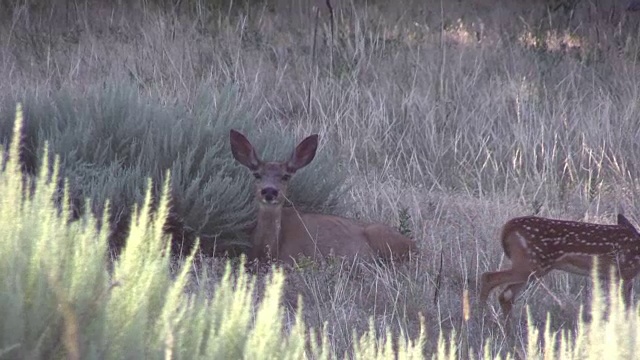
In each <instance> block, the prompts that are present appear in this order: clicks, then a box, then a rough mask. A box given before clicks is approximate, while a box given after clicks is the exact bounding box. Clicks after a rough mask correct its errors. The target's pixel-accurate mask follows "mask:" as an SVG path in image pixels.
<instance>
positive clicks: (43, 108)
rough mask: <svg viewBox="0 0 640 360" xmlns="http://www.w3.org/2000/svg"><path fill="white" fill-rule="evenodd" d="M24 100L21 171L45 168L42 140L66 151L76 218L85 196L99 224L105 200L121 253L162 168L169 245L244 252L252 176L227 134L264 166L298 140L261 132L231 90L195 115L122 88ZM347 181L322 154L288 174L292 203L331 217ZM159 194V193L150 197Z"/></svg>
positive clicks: (6, 123)
mask: <svg viewBox="0 0 640 360" xmlns="http://www.w3.org/2000/svg"><path fill="white" fill-rule="evenodd" d="M25 100H26V101H25V104H26V106H25V115H26V119H27V121H26V123H25V128H24V132H23V133H24V134H23V150H22V152H21V162H22V165H23V169H24V170H25V171H26V172H27V173H29V174H32V175H33V174H35V172H36V164H38V163H39V162H41V159H40V158H39V156H38V154H39V153H41V152H39V151H38V144H40V143H41V142H42V141H44V140H46V141H48V142H49V143H50V146H51V149H52V150H53V152H55V153H59V154H62V155H61V161H60V166H61V168H60V171H61V174H62V175H63V176H64V177H67V178H68V179H69V181H70V184H71V194H70V196H71V197H72V198H73V199H74V203H75V205H76V208H75V210H74V214H75V216H76V217H77V215H78V213H79V212H81V210H82V208H83V206H84V198H86V197H89V198H91V199H93V200H94V202H93V203H92V211H93V213H94V214H95V215H96V216H97V217H98V218H101V217H102V214H103V213H104V207H103V204H104V203H105V201H107V200H109V201H110V204H111V213H110V217H109V220H110V224H111V226H112V230H113V232H112V234H111V242H112V243H113V244H114V245H116V246H117V247H120V246H121V245H122V242H123V240H124V238H125V237H126V229H127V227H128V222H127V219H129V218H130V215H131V210H130V209H131V208H132V206H133V205H134V204H135V203H140V202H141V201H142V199H143V198H144V185H145V183H146V179H147V178H148V177H150V178H151V179H152V180H153V183H154V184H162V183H163V182H164V181H165V178H164V172H165V171H166V170H167V169H170V170H171V173H172V178H173V182H172V187H171V216H170V217H169V221H168V223H167V226H168V230H170V231H171V233H172V234H173V236H174V239H173V242H174V245H182V244H185V245H187V248H190V247H191V245H192V243H193V240H194V239H195V237H196V236H200V237H202V238H203V250H204V251H205V252H206V253H211V252H212V251H213V245H214V242H216V241H217V244H218V246H222V247H223V248H228V247H229V246H230V245H233V244H240V245H246V243H247V242H246V235H244V233H243V232H244V231H245V230H246V229H247V228H249V227H251V225H252V222H253V220H254V218H255V206H254V205H253V199H252V190H251V186H252V183H251V181H252V177H251V176H250V175H249V173H248V172H247V171H246V169H244V168H243V167H241V166H239V165H238V164H237V163H236V162H235V160H234V159H233V157H232V156H231V151H230V149H229V145H228V144H229V140H228V136H229V135H228V134H229V129H231V128H236V129H240V130H242V131H244V132H245V133H247V134H248V135H249V136H250V137H251V139H252V141H253V142H254V143H255V144H256V147H257V148H258V149H264V155H263V156H264V157H265V158H266V159H272V158H283V157H286V156H288V155H289V154H290V152H291V151H292V150H293V147H294V146H295V142H296V141H299V139H294V138H293V137H292V136H291V135H285V131H284V130H280V129H276V127H275V126H269V125H264V126H261V130H260V131H258V129H256V127H255V126H252V123H251V121H250V118H249V115H248V114H247V113H246V112H244V111H243V109H242V107H241V106H239V103H238V101H237V95H236V94H235V92H234V89H233V88H227V89H225V90H224V91H223V92H221V93H219V94H215V95H213V96H210V95H208V94H206V93H204V92H202V93H201V96H200V98H199V99H198V101H196V103H195V105H194V108H193V109H192V110H187V109H186V108H184V107H181V106H177V105H176V106H162V105H160V104H158V103H154V102H153V101H151V100H145V99H142V98H141V97H140V96H139V95H137V92H136V91H135V89H132V88H129V87H126V86H110V87H106V88H104V89H100V90H95V91H92V92H90V93H88V94H83V95H82V96H74V95H73V94H71V93H70V92H66V91H60V92H59V93H56V94H54V95H52V96H50V97H43V98H37V97H35V96H27V97H26V99H25ZM8 101H12V99H5V104H8V103H7V102H8ZM3 109H4V112H2V113H1V114H0V140H1V141H2V142H3V143H4V144H7V142H8V139H9V137H10V134H11V118H12V115H11V111H12V110H13V106H10V105H5V106H3ZM319 174H322V176H319ZM344 180H345V176H344V173H343V172H342V171H340V169H339V167H337V166H335V163H334V160H333V157H332V151H331V149H328V148H327V149H323V150H322V151H321V152H320V153H319V154H318V157H317V159H316V160H315V161H314V162H313V163H312V164H311V166H309V167H308V169H304V170H303V171H301V172H300V174H298V175H296V177H294V180H293V183H292V186H291V194H290V195H291V196H290V198H291V199H292V201H293V202H294V203H295V204H296V205H297V206H299V207H301V208H303V209H310V210H324V211H328V210H331V209H333V208H335V207H336V205H337V204H338V199H339V197H340V195H341V194H342V190H344V186H343V185H344ZM60 185H61V184H60ZM159 190H160V189H159V187H158V186H155V187H154V188H153V189H152V194H153V195H154V196H156V195H157V194H158V191H159ZM152 206H155V204H152ZM179 248H180V247H178V249H179Z"/></svg>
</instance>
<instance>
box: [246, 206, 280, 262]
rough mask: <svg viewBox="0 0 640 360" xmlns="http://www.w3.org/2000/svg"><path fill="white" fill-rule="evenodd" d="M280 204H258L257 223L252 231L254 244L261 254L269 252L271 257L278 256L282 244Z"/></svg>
mask: <svg viewBox="0 0 640 360" xmlns="http://www.w3.org/2000/svg"><path fill="white" fill-rule="evenodd" d="M281 228H282V206H263V205H259V206H258V223H257V225H256V229H255V232H254V235H253V237H254V239H253V241H254V245H253V246H255V247H257V248H258V249H257V250H258V251H260V252H261V253H262V254H263V255H265V256H266V255H267V251H269V252H270V254H269V256H270V257H271V258H276V259H277V258H278V253H279V252H280V247H281V246H282V244H281V240H282V235H281V233H282V229H281Z"/></svg>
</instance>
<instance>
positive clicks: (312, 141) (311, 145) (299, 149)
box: [287, 134, 318, 173]
mask: <svg viewBox="0 0 640 360" xmlns="http://www.w3.org/2000/svg"><path fill="white" fill-rule="evenodd" d="M317 149H318V134H314V135H311V136H309V137H307V138H306V139H304V140H302V141H301V142H300V144H298V146H296V150H295V151H294V152H293V155H291V159H289V161H288V162H287V170H288V171H289V172H292V173H295V172H296V171H298V170H300V169H301V168H303V167H305V166H307V165H309V163H310V162H311V160H313V158H314V157H315V156H316V150H317Z"/></svg>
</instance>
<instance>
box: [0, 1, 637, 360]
mask: <svg viewBox="0 0 640 360" xmlns="http://www.w3.org/2000/svg"><path fill="white" fill-rule="evenodd" d="M246 2H247V3H248V4H244V3H234V4H233V5H230V4H229V2H226V1H219V2H216V1H205V0H193V1H191V2H184V3H183V4H182V5H180V6H176V7H173V6H172V5H173V3H174V2H170V1H159V0H158V1H124V2H118V4H119V5H115V3H116V2H114V4H113V5H107V2H104V3H100V2H91V1H62V0H60V1H52V2H51V3H52V5H46V4H44V3H40V2H31V1H26V0H24V1H14V2H12V1H4V2H0V7H3V10H2V11H1V12H0V18H1V22H0V24H1V25H0V44H1V45H0V79H2V81H0V96H2V97H3V98H14V97H17V98H19V97H20V96H22V95H23V94H27V93H28V94H30V96H40V95H41V96H45V95H46V94H50V93H52V92H55V91H58V90H60V89H66V90H68V91H70V92H71V93H72V94H73V96H77V97H81V96H82V94H84V93H86V92H87V91H89V90H92V89H99V88H100V87H101V86H103V85H104V84H105V83H113V82H122V83H127V84H134V85H135V87H136V88H137V89H138V90H139V93H140V94H141V95H143V96H146V97H149V98H153V99H157V100H159V101H160V102H161V103H164V104H173V103H181V104H184V105H185V106H187V107H189V106H193V104H194V102H195V101H196V99H195V94H196V93H197V92H198V90H199V89H202V88H203V87H205V88H211V92H212V94H214V93H217V92H218V91H220V89H222V88H224V87H229V86H233V87H234V88H235V89H236V91H237V94H238V95H237V96H238V98H237V99H238V100H237V101H238V106H239V107H241V108H242V109H243V111H245V112H246V114H248V116H249V117H250V119H251V121H252V122H253V124H254V126H255V127H256V128H257V129H260V127H261V126H263V125H264V124H273V123H277V124H279V126H282V127H284V128H286V129H287V131H290V132H291V133H292V134H295V137H296V139H298V140H301V139H302V138H303V137H304V136H306V135H309V134H311V133H319V134H320V149H319V151H320V152H322V151H323V148H329V147H331V148H334V149H337V151H338V152H337V156H336V158H335V167H336V168H341V169H346V171H347V174H348V185H349V189H348V191H347V192H346V193H345V196H343V198H342V199H340V202H341V207H340V209H341V210H340V212H339V215H342V216H346V217H353V218H358V219H363V220H368V221H378V222H383V223H386V224H389V225H392V226H396V227H398V226H399V224H400V223H401V222H402V223H403V226H405V227H406V228H408V229H410V233H411V236H412V237H413V238H414V239H415V240H416V241H417V242H418V245H419V248H420V255H419V256H418V257H417V258H416V259H413V260H412V261H410V262H409V263H404V264H397V266H395V267H393V266H387V265H379V264H358V265H352V264H345V263H340V262H334V261H329V262H328V263H326V264H311V263H308V264H305V265H304V266H301V267H299V268H297V269H295V270H291V271H289V272H288V277H287V280H286V285H285V299H284V305H285V306H286V308H287V310H288V312H287V317H288V319H289V320H290V321H291V322H293V320H294V316H295V309H296V305H297V304H299V301H298V299H299V298H298V295H299V294H300V299H302V304H303V306H304V312H303V314H304V319H305V321H306V323H307V324H308V325H309V326H312V327H314V328H316V329H318V328H322V327H323V326H326V329H327V333H328V335H329V339H330V345H331V346H332V347H333V348H334V349H336V350H337V351H338V352H344V351H347V352H348V351H350V349H352V348H353V344H352V341H353V337H352V335H353V334H354V332H355V333H356V334H359V333H362V332H363V331H365V330H366V329H368V326H369V321H370V319H372V320H371V321H373V323H374V325H375V328H376V329H379V330H380V331H384V329H385V328H387V327H388V328H389V329H391V331H392V332H393V333H394V334H399V333H400V332H402V333H403V334H408V335H409V336H411V337H415V336H417V335H418V332H419V327H420V321H421V318H423V319H424V324H425V326H426V330H427V336H428V338H427V339H428V340H427V348H426V349H425V351H426V353H430V352H435V351H436V350H437V349H436V347H437V340H438V335H439V334H440V333H441V332H442V333H444V334H447V335H451V334H452V332H453V331H455V338H454V339H455V341H456V342H457V343H458V345H459V346H461V347H463V348H471V349H474V350H472V351H473V352H474V353H475V356H476V357H477V356H481V355H482V349H483V346H485V344H486V343H487V341H489V340H490V342H491V343H492V344H493V346H494V347H495V350H494V351H495V352H496V353H498V352H502V351H513V349H514V348H515V349H522V350H524V349H525V348H526V344H527V336H528V331H527V315H526V307H525V304H526V305H528V306H529V309H530V311H531V318H532V319H533V323H534V324H535V325H538V326H540V327H543V325H544V323H545V321H546V316H547V313H548V314H550V319H551V323H550V328H551V330H552V331H558V330H560V329H567V330H569V331H573V330H574V329H575V327H576V326H577V325H576V324H577V323H578V320H579V319H580V309H581V304H582V303H583V302H585V301H587V300H588V299H589V293H590V291H591V290H590V287H591V285H590V280H589V279H588V278H586V277H584V278H583V277H578V276H575V275H568V274H566V273H559V272H558V273H553V274H552V275H550V276H548V277H546V278H544V279H543V280H542V281H540V282H535V283H532V284H531V285H530V286H529V287H528V288H527V289H526V290H525V291H524V293H523V295H522V297H521V299H520V301H518V302H517V305H516V307H515V308H514V311H513V315H514V317H515V319H514V329H511V330H509V329H506V328H505V327H504V326H503V325H502V323H501V314H500V311H499V306H498V303H497V300H496V297H495V294H493V296H491V297H490V298H489V304H488V307H487V308H485V309H484V311H483V310H482V309H479V308H478V307H477V303H476V300H477V293H478V290H479V279H480V276H481V274H482V273H483V272H485V271H494V270H496V269H498V268H502V267H506V266H507V265H508V259H506V258H505V257H504V255H503V253H502V247H501V245H500V242H499V239H498V236H499V232H500V228H501V226H502V224H504V223H505V222H506V221H507V220H508V219H510V218H512V217H516V216H522V215H533V214H536V215H540V216H545V217H551V218H558V219H571V220H581V221H588V222H595V223H603V224H604V223H614V222H615V218H616V214H617V213H618V212H624V213H625V215H626V216H627V217H628V218H629V219H630V220H631V221H632V222H633V223H634V224H638V223H639V221H640V216H638V215H637V214H640V213H639V212H638V210H640V203H639V201H640V197H639V195H640V187H638V179H639V175H640V167H638V166H637V165H635V161H636V160H637V158H638V155H639V154H640V145H639V142H638V139H640V64H639V61H638V60H639V59H640V58H639V55H640V41H639V39H640V36H639V35H640V32H639V27H638V24H639V23H640V13H634V12H628V11H625V6H626V3H624V2H622V1H620V2H616V1H611V2H610V3H609V2H604V1H586V0H583V1H581V2H578V3H577V4H576V5H575V7H574V8H572V9H570V10H566V11H565V10H564V8H563V7H560V8H559V9H557V10H555V11H553V9H552V7H553V6H555V5H553V4H551V3H554V4H555V3H560V2H545V1H506V0H502V1H489V0H460V1H433V0H423V1H417V0H399V1H396V2H391V1H375V0H373V1H359V0H349V1H346V0H334V1H333V25H334V26H333V27H332V26H331V19H332V18H331V16H330V12H329V11H328V9H327V7H326V4H325V2H324V1H315V2H308V1H302V0H288V1H287V0H268V1H246ZM178 3H179V2H178ZM566 3H570V2H569V1H567V2H566ZM552 5H553V6H552ZM332 28H333V34H332V32H331V30H332ZM61 155H63V156H64V154H61ZM246 176H250V174H249V172H247V173H246ZM312 190H313V189H311V190H310V191H312ZM400 218H403V219H404V220H402V221H401V220H400ZM200 265H201V266H208V267H211V268H212V269H213V270H214V271H213V273H214V274H221V272H222V269H223V260H222V259H219V258H214V259H205V260H204V261H202V262H201V263H200ZM260 276H261V275H260ZM216 279H217V278H216V276H212V278H211V279H209V281H215V280H216ZM194 281H198V280H197V279H195V280H194ZM200 285H204V286H206V285H207V284H200ZM463 294H468V297H469V301H470V304H471V312H470V316H469V318H468V319H467V318H465V316H464V312H463V302H464V301H465V298H464V296H463ZM511 331H513V333H512V334H511V335H509V334H510V332H511ZM461 358H464V355H461Z"/></svg>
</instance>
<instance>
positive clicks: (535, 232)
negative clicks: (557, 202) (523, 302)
mask: <svg viewBox="0 0 640 360" xmlns="http://www.w3.org/2000/svg"><path fill="white" fill-rule="evenodd" d="M501 240H502V248H503V251H504V253H505V255H506V256H507V257H508V258H510V259H511V268H510V269H507V270H502V271H495V272H485V273H484V274H482V277H481V280H480V283H481V284H480V295H479V299H480V303H481V304H483V305H484V304H485V303H486V301H487V298H488V297H489V294H490V292H491V290H493V289H494V288H495V287H498V286H502V285H506V288H505V289H504V290H503V291H502V292H501V293H500V295H499V296H498V300H499V303H500V307H501V309H502V313H503V315H504V317H505V318H507V319H508V318H509V313H510V312H511V309H512V307H513V304H514V302H515V299H516V297H517V295H518V294H519V292H520V291H521V290H522V288H523V287H524V286H525V285H526V284H527V282H528V281H529V280H530V279H540V278H542V277H543V276H545V275H546V274H547V273H549V272H550V271H551V270H554V269H556V270H562V271H566V272H568V273H572V274H577V275H583V276H589V275H591V274H592V271H593V267H594V258H597V259H598V260H597V269H596V272H597V276H598V277H600V278H604V279H607V278H608V277H609V276H610V274H611V268H612V267H613V268H614V269H615V271H616V274H615V275H616V277H617V278H618V279H620V280H621V281H622V295H623V300H624V302H625V304H626V305H627V306H628V305H630V304H631V291H632V286H633V279H634V278H635V277H636V276H637V275H638V273H640V234H639V233H638V231H637V230H636V228H635V227H634V226H633V225H632V224H631V222H630V221H629V220H628V219H627V218H626V217H625V216H624V215H622V214H618V222H617V224H615V225H602V224H594V223H586V222H579V221H569V220H555V219H548V218H543V217H536V216H525V217H518V218H513V219H511V220H509V221H507V222H506V223H505V224H504V226H503V227H502V234H501Z"/></svg>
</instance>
